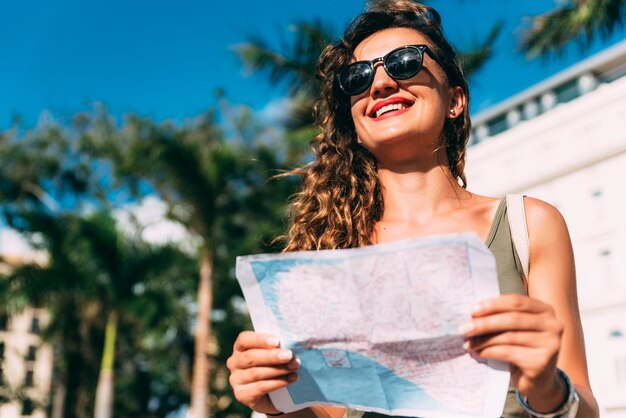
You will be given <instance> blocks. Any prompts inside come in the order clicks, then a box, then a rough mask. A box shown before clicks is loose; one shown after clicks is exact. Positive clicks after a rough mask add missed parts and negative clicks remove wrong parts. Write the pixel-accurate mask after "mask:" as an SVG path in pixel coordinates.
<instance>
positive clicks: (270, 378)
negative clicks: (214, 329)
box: [226, 331, 345, 418]
mask: <svg viewBox="0 0 626 418" xmlns="http://www.w3.org/2000/svg"><path fill="white" fill-rule="evenodd" d="M226 365H227V367H228V369H229V370H230V384H231V386H232V388H233V392H234V394H235V398H236V399H237V400H238V401H239V402H241V403H243V404H244V405H246V406H248V407H249V408H251V409H252V410H254V411H257V412H260V413H264V414H265V413H267V414H271V415H276V414H278V415H280V416H281V417H282V418H341V417H342V416H343V415H344V412H345V409H344V408H337V407H332V406H314V407H311V408H306V409H303V410H300V411H296V412H293V413H290V414H281V412H280V411H279V410H278V409H276V407H275V406H274V404H273V403H272V401H271V399H270V397H269V395H268V393H270V392H272V391H274V390H277V389H281V388H284V387H286V386H287V385H289V384H290V383H292V382H295V381H296V380H297V373H296V371H297V370H298V368H299V367H300V363H299V362H298V360H297V359H296V358H294V357H293V352H292V351H290V350H285V349H281V348H280V347H279V343H278V339H277V338H276V337H273V336H271V335H268V334H262V333H258V332H252V331H244V332H242V333H241V334H239V336H238V337H237V340H236V341H235V345H234V346H233V354H232V355H231V356H230V357H229V359H228V361H227V362H226Z"/></svg>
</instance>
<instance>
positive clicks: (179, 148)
mask: <svg viewBox="0 0 626 418" xmlns="http://www.w3.org/2000/svg"><path fill="white" fill-rule="evenodd" d="M109 145H110V147H111V148H110V152H111V153H112V154H114V155H115V157H114V158H115V161H116V164H117V168H118V171H119V173H118V174H120V176H121V177H124V178H126V179H132V178H136V182H137V183H141V182H142V181H143V182H144V183H148V184H150V187H151V188H152V189H153V190H155V191H156V192H157V193H158V194H159V195H160V196H161V197H162V199H163V200H164V201H165V202H166V203H167V204H168V206H169V212H168V216H169V217H170V218H172V219H174V220H176V221H178V222H180V223H181V224H183V225H185V226H186V227H187V228H188V230H189V231H190V232H191V233H192V234H193V235H194V236H195V237H197V238H198V239H199V250H198V251H199V256H198V258H199V280H198V291H197V318H196V328H195V350H194V361H193V372H192V381H191V404H190V408H189V416H191V417H194V418H206V417H208V416H209V402H208V396H209V376H210V374H209V371H210V364H209V357H208V356H209V353H208V352H207V348H208V347H209V344H210V343H211V310H212V306H213V288H214V286H215V284H214V283H213V276H214V274H213V269H214V259H215V252H216V249H217V248H218V247H219V246H220V245H222V243H221V242H219V241H218V240H216V237H217V236H219V232H218V230H219V229H220V228H222V227H223V224H225V223H229V222H232V219H234V218H233V217H234V215H235V214H236V213H237V210H238V202H237V196H238V195H239V191H238V188H239V187H242V185H241V184H240V183H238V182H237V181H238V177H237V175H238V174H237V173H238V171H237V170H238V167H239V164H240V161H242V160H241V153H242V152H243V151H244V149H243V148H242V149H239V150H238V151H239V152H238V151H237V150H235V149H233V148H232V147H231V146H230V145H229V144H226V143H225V142H224V140H223V134H222V132H221V131H220V130H219V129H218V127H217V124H216V123H215V121H214V115H213V114H212V113H210V112H209V113H207V114H205V115H203V116H202V117H201V118H199V120H198V121H197V123H196V124H195V125H193V126H191V127H183V128H175V127H173V126H166V125H163V126H157V125H155V124H153V123H152V122H151V121H148V120H140V119H138V118H130V119H129V120H128V125H127V127H126V129H125V132H124V140H123V141H122V142H120V141H114V142H112V143H109ZM120 146H123V147H124V149H123V150H120V149H119V147H120ZM131 182H132V180H131Z"/></svg>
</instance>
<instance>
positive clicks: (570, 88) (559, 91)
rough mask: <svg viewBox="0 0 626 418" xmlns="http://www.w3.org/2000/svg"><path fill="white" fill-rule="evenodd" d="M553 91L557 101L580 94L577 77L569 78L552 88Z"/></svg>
mask: <svg viewBox="0 0 626 418" xmlns="http://www.w3.org/2000/svg"><path fill="white" fill-rule="evenodd" d="M554 93H555V94H556V100H557V102H558V103H565V102H569V101H570V100H573V99H575V98H577V97H578V96H580V92H579V90H578V79H576V78H575V79H573V80H570V81H568V82H566V83H564V84H562V85H560V86H559V87H557V88H556V89H554Z"/></svg>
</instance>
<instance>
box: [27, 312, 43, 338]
mask: <svg viewBox="0 0 626 418" xmlns="http://www.w3.org/2000/svg"><path fill="white" fill-rule="evenodd" d="M30 332H32V333H33V334H39V332H41V327H40V324H39V317H38V316H37V315H33V319H32V321H31V322H30Z"/></svg>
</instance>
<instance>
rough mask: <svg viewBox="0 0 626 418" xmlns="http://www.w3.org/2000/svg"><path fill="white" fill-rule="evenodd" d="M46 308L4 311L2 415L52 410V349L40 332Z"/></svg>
mask: <svg viewBox="0 0 626 418" xmlns="http://www.w3.org/2000/svg"><path fill="white" fill-rule="evenodd" d="M45 321H46V312H45V310H43V309H34V308H28V309H26V310H24V311H23V312H21V313H20V314H19V315H14V316H11V317H9V316H7V315H0V372H1V374H0V398H1V399H0V417H2V418H18V417H33V418H43V417H45V416H47V415H48V414H47V413H46V411H47V410H48V403H49V394H50V384H51V380H52V356H53V353H52V349H51V347H50V346H48V345H46V344H43V343H42V340H41V337H40V332H41V329H42V326H43V325H44V323H45Z"/></svg>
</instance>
